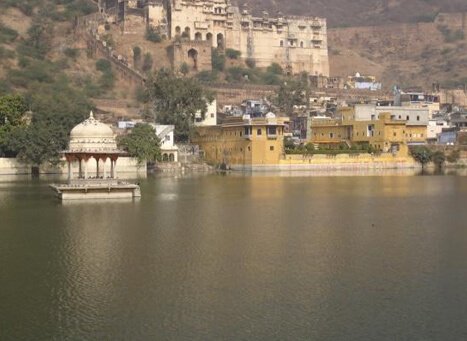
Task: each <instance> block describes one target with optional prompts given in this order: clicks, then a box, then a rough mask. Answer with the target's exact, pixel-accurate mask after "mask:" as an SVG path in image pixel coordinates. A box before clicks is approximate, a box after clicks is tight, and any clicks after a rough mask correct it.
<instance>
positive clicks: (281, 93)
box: [275, 79, 307, 114]
mask: <svg viewBox="0 0 467 341" xmlns="http://www.w3.org/2000/svg"><path fill="white" fill-rule="evenodd" d="M306 98H307V85H306V84H305V83H304V82H303V81H301V80H295V79H289V80H288V81H287V82H284V83H283V84H282V85H281V86H280V88H279V90H278V91H277V93H276V97H275V104H276V105H277V106H278V107H279V108H281V109H282V110H283V111H284V112H285V113H286V114H291V113H292V112H293V108H294V106H295V105H305V104H306Z"/></svg>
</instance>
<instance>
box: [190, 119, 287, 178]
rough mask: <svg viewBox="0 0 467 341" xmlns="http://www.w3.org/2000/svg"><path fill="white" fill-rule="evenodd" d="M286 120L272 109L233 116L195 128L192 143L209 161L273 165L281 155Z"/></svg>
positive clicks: (247, 167)
mask: <svg viewBox="0 0 467 341" xmlns="http://www.w3.org/2000/svg"><path fill="white" fill-rule="evenodd" d="M286 121H287V119H285V118H276V117H275V115H274V114H272V113H270V114H268V115H266V117H264V118H246V119H244V118H242V117H233V118H229V119H227V120H226V121H224V123H223V124H222V125H217V126H210V127H198V128H196V133H195V135H194V136H193V138H192V143H194V144H197V145H199V146H200V148H201V150H202V152H203V153H204V158H205V160H206V161H207V162H209V163H211V164H215V165H226V166H232V167H236V168H243V169H249V168H250V169H251V168H253V167H254V166H257V165H277V164H279V162H280V160H281V159H283V158H284V127H285V124H286Z"/></svg>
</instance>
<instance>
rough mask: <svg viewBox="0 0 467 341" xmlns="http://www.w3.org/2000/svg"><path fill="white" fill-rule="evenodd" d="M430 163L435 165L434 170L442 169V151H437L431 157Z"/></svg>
mask: <svg viewBox="0 0 467 341" xmlns="http://www.w3.org/2000/svg"><path fill="white" fill-rule="evenodd" d="M431 158H432V161H433V163H434V164H435V166H436V168H438V169H441V168H443V165H444V163H445V162H446V155H445V154H444V152H443V151H441V150H437V151H435V152H434V153H433V155H432V157H431Z"/></svg>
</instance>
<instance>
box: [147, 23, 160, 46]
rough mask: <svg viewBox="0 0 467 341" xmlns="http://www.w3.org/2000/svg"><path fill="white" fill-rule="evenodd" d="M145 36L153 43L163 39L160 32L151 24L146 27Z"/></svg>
mask: <svg viewBox="0 0 467 341" xmlns="http://www.w3.org/2000/svg"><path fill="white" fill-rule="evenodd" d="M145 38H146V40H149V41H152V42H153V43H160V42H161V41H162V37H161V35H160V34H159V32H157V31H156V30H155V29H154V28H152V27H150V26H149V27H148V28H147V29H146V34H145Z"/></svg>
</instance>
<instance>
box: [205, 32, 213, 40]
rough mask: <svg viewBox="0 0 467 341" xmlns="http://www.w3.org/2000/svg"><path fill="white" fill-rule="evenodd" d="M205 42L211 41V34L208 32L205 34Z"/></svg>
mask: <svg viewBox="0 0 467 341" xmlns="http://www.w3.org/2000/svg"><path fill="white" fill-rule="evenodd" d="M206 40H207V41H212V33H211V32H208V33H207V34H206Z"/></svg>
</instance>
